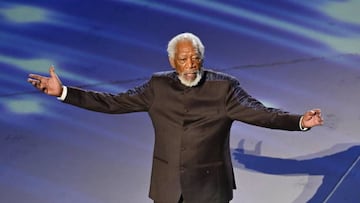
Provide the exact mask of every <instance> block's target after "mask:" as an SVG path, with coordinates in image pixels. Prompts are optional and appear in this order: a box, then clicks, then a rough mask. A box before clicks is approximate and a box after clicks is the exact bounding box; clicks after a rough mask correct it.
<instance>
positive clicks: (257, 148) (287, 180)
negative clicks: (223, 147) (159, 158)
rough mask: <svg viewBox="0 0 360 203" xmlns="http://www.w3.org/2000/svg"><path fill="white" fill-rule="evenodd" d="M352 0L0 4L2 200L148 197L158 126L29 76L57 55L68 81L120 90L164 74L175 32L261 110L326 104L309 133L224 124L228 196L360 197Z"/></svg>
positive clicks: (283, 199)
mask: <svg viewBox="0 0 360 203" xmlns="http://www.w3.org/2000/svg"><path fill="white" fill-rule="evenodd" d="M359 7H360V2H359V1H356V0H348V1H336V0H334V1H328V0H319V1H295V0H288V1H266V0H253V1H228V2H221V1H200V0H199V1H137V0H134V1H116V0H114V1H105V0H88V1H80V0H72V1H70V0H69V1H66V0H62V1H58V0H46V1H45V0H31V1H29V0H3V1H1V2H0V50H1V51H0V111H1V114H0V128H1V133H0V202H16V203H17V202H19V203H20V202H27V203H48V202H52V203H68V202H74V203H79V202H84V203H104V202H106V203H115V202H134V203H139V202H141V203H142V202H151V200H150V199H148V197H147V195H148V189H149V182H150V170H151V159H152V150H153V148H152V147H153V141H154V137H153V134H154V133H153V129H152V126H151V121H150V120H149V118H148V116H147V114H146V113H134V114H126V115H105V114H100V113H94V112H89V111H86V110H82V109H78V108H76V107H72V106H69V105H66V104H63V103H61V102H59V101H57V100H56V98H52V97H49V96H46V95H44V94H41V93H39V92H37V91H36V90H34V88H33V87H32V86H31V85H30V84H28V83H27V82H26V79H27V75H28V74H29V73H37V74H45V75H47V74H48V68H49V67H50V65H54V66H55V68H56V71H57V73H58V74H59V76H60V78H61V80H62V82H63V83H64V84H66V85H72V86H79V87H83V88H87V89H93V90H98V91H106V92H112V93H118V92H122V91H125V90H127V89H128V88H131V87H133V86H136V85H139V84H141V83H142V82H143V81H145V80H146V79H148V77H149V76H150V75H151V74H152V73H153V72H157V71H164V70H169V69H170V66H169V64H168V59H167V53H166V46H167V42H168V40H170V39H171V38H172V37H173V36H174V35H176V34H178V33H181V32H193V33H195V34H196V35H198V36H199V37H200V38H201V40H202V41H203V43H204V45H205V47H206V51H205V64H204V65H205V67H207V68H211V69H214V70H219V71H223V72H226V73H229V74H232V75H234V76H236V77H237V78H238V79H239V81H240V82H241V84H242V85H243V87H244V88H245V89H246V90H247V91H248V92H249V93H250V94H251V95H253V96H254V97H256V98H258V99H259V100H261V101H262V102H263V103H265V104H266V105H268V106H273V107H277V108H281V109H285V110H288V111H290V112H293V113H303V112H305V111H306V110H308V109H311V108H321V109H322V111H323V117H324V119H325V125H324V126H322V127H318V128H314V129H312V130H310V131H309V132H306V133H303V132H284V131H278V130H269V129H263V128H258V127H254V126H249V125H245V124H243V123H235V124H234V126H233V128H232V132H231V133H232V135H231V148H232V155H233V163H234V167H235V169H234V170H235V176H236V182H237V186H238V189H237V190H235V192H234V200H233V202H246V203H263V202H274V203H275V202H276V203H287V202H294V203H302V202H314V203H318V202H334V203H339V202H349V203H351V202H359V199H360V193H359V192H358V191H359V187H360V160H359V156H360V136H359V132H360V125H359V120H360V110H359V107H358V104H359V101H360V95H359V89H360V67H359V64H360V63H359V62H360V57H359V53H360V20H359V19H360V16H359V12H358V8H359Z"/></svg>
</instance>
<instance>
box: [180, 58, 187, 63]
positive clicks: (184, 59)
mask: <svg viewBox="0 0 360 203" xmlns="http://www.w3.org/2000/svg"><path fill="white" fill-rule="evenodd" d="M178 61H179V63H185V62H186V58H179V59H178Z"/></svg>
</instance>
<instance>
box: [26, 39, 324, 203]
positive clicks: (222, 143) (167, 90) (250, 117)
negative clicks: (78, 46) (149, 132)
mask: <svg viewBox="0 0 360 203" xmlns="http://www.w3.org/2000/svg"><path fill="white" fill-rule="evenodd" d="M167 50H168V54H169V61H170V64H171V66H172V67H173V68H174V69H175V71H168V72H160V73H155V74H154V75H153V76H152V77H151V79H150V80H149V81H148V82H146V83H145V84H143V85H141V86H139V87H136V88H134V89H131V90H129V91H127V92H123V93H119V94H116V95H114V94H107V93H100V92H94V91H85V90H82V89H79V88H75V87H66V86H63V85H62V83H61V81H60V79H59V78H58V76H57V75H56V73H55V71H54V67H51V68H50V77H44V76H40V75H35V74H30V75H29V79H28V81H29V82H30V83H31V84H33V85H34V86H35V87H36V88H37V89H39V90H41V91H43V92H44V93H46V94H48V95H53V96H57V97H59V98H60V99H61V100H63V102H65V103H68V104H72V105H75V106H78V107H81V108H85V109H89V110H92V111H98V112H104V113H111V114H120V113H130V112H139V111H146V112H148V114H149V116H150V117H151V120H152V123H153V126H154V130H155V146H154V152H153V166H152V174H151V185H150V194H149V196H150V198H152V199H153V200H154V202H155V203H177V202H186V203H224V202H229V201H230V200H231V199H232V197H233V189H235V181H234V174H233V167H232V163H231V155H230V149H229V136H230V128H231V125H232V123H233V121H242V122H245V123H248V124H252V125H257V126H261V127H266V128H272V129H282V130H289V131H306V130H308V129H309V128H311V127H314V126H318V125H321V124H322V123H323V120H322V118H321V112H320V110H319V109H314V110H310V111H307V112H306V113H305V114H304V115H295V114H289V113H287V112H284V111H281V110H279V109H274V108H267V107H265V106H264V105H263V104H262V103H261V102H259V101H257V100H256V99H254V98H252V97H251V96H250V95H249V94H247V93H246V91H244V90H243V89H242V88H241V86H240V84H239V82H238V81H237V79H236V78H234V77H232V76H229V75H226V74H223V73H219V72H215V71H211V70H208V69H204V68H203V66H202V64H203V58H204V46H203V44H202V43H201V41H200V39H199V38H198V37H197V36H195V35H193V34H191V33H182V34H179V35H177V36H175V37H174V38H173V39H172V40H171V41H170V42H169V44H168V49H167Z"/></svg>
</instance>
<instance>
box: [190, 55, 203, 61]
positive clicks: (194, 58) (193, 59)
mask: <svg viewBox="0 0 360 203" xmlns="http://www.w3.org/2000/svg"><path fill="white" fill-rule="evenodd" d="M191 60H192V61H195V62H200V61H201V58H200V57H199V56H196V57H192V58H191Z"/></svg>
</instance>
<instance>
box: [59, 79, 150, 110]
mask: <svg viewBox="0 0 360 203" xmlns="http://www.w3.org/2000/svg"><path fill="white" fill-rule="evenodd" d="M152 98H153V91H152V87H151V80H150V81H148V82H146V83H144V84H143V85H141V86H138V87H135V88H133V89H130V90H128V91H126V92H122V93H119V94H111V93H104V92H96V91H89V90H83V89H80V88H75V87H68V93H67V96H66V98H65V100H64V102H65V103H68V104H72V105H75V106H77V107H80V108H84V109H88V110H92V111H97V112H102V113H110V114H121V113H130V112H140V111H148V109H149V108H150V106H151V103H152Z"/></svg>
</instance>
